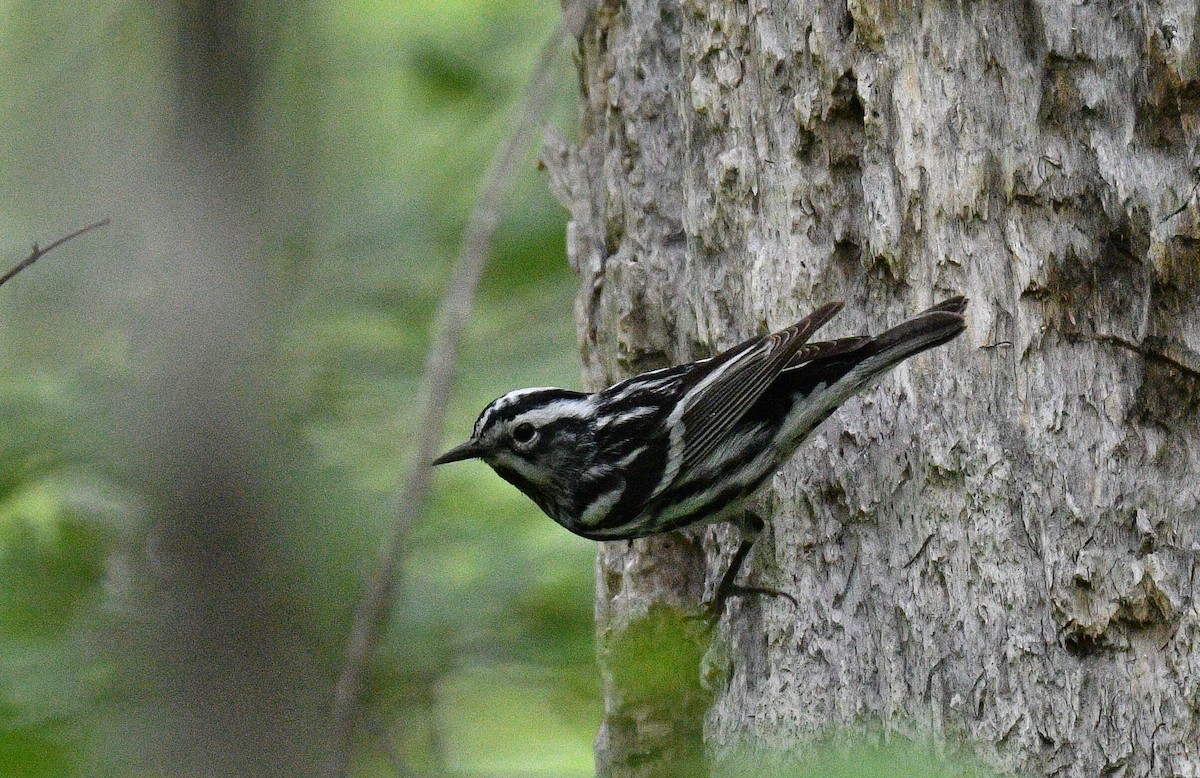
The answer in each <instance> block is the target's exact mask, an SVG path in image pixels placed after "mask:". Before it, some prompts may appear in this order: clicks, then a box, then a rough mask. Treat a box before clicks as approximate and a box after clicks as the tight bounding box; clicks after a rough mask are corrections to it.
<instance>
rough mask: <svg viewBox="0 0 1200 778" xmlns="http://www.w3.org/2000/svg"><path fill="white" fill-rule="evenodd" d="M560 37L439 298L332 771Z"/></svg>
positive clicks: (337, 769) (345, 741)
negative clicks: (407, 467) (404, 469)
mask: <svg viewBox="0 0 1200 778" xmlns="http://www.w3.org/2000/svg"><path fill="white" fill-rule="evenodd" d="M562 38H563V36H562V30H561V27H558V26H556V27H555V29H554V31H553V32H552V33H551V34H550V38H549V39H548V40H547V41H546V44H545V46H544V47H543V49H542V53H541V56H540V58H539V59H538V62H537V64H536V65H535V66H534V69H533V73H532V74H531V75H530V77H529V83H528V84H527V86H526V89H525V96H524V98H523V100H522V103H521V112H520V114H519V115H518V117H517V119H516V123H515V125H514V126H513V129H512V132H511V134H510V135H509V136H508V138H507V139H506V140H505V141H504V142H503V143H502V144H501V145H500V146H499V147H498V148H497V150H496V154H495V156H494V157H493V158H492V161H491V165H490V166H489V168H488V173H487V176H486V178H485V179H484V185H483V188H482V189H481V190H480V192H479V198H478V199H477V200H476V202H475V207H474V210H472V212H471V215H470V218H469V219H468V221H467V225H466V229H465V230H464V233H463V239H462V244H461V246H460V248H459V252H458V260H457V264H456V266H455V270H454V276H453V277H452V278H451V281H450V286H449V288H448V289H447V292H446V297H445V298H444V299H443V300H442V304H441V310H440V311H439V314H438V324H437V327H436V328H435V330H434V332H435V335H434V338H433V342H432V343H431V344H430V348H429V353H428V355H427V357H426V361H425V372H424V379H423V384H422V391H421V399H420V402H419V403H418V407H419V408H420V420H419V422H418V424H417V426H416V430H417V445H416V457H415V459H414V460H413V466H412V470H411V472H410V473H409V474H408V480H407V482H406V484H405V486H404V490H403V491H402V492H401V495H400V503H399V506H398V507H397V510H396V521H395V523H394V524H393V525H392V530H391V534H390V536H389V537H388V538H387V541H386V543H385V544H384V546H383V548H382V550H381V555H380V560H379V563H378V565H377V567H376V568H375V570H374V572H373V573H372V574H371V577H370V579H369V581H368V582H367V586H366V592H365V593H364V595H363V598H362V600H361V601H360V602H359V604H358V607H357V609H356V610H355V614H354V627H353V629H352V631H351V633H350V637H349V642H348V644H347V647H346V658H345V660H344V663H343V665H342V671H341V675H340V676H339V677H338V682H337V687H336V689H335V691H334V705H333V731H332V742H331V746H330V753H329V755H328V758H327V759H326V762H325V765H324V769H323V773H322V774H323V775H324V776H326V777H327V778H342V777H343V776H345V775H346V774H347V771H348V769H349V764H350V752H351V749H352V746H353V738H354V729H355V725H356V723H357V721H358V719H359V717H360V716H361V712H362V707H363V700H362V696H363V675H364V673H365V672H366V668H367V665H368V664H369V663H370V661H371V659H372V658H373V657H374V656H375V653H376V651H377V649H378V647H379V641H380V639H381V638H382V636H383V631H384V627H385V626H386V624H387V617H388V614H389V612H390V611H391V604H392V599H393V595H394V593H395V588H396V577H397V569H398V567H399V563H400V558H401V555H402V553H403V551H404V546H405V543H406V542H407V540H408V535H409V531H410V529H411V528H412V525H413V522H414V521H415V520H416V518H417V516H418V515H419V514H420V512H421V509H422V508H423V506H424V503H425V498H426V496H427V494H428V493H429V483H430V480H431V478H432V470H433V468H431V467H430V466H429V462H430V461H431V460H432V459H433V457H434V456H435V455H436V454H437V447H438V446H439V445H440V444H441V439H442V428H443V425H444V422H445V416H446V405H447V399H448V398H449V395H450V389H451V384H452V382H453V378H454V368H455V364H456V362H457V360H458V347H459V342H460V341H461V339H462V331H463V327H464V326H465V325H466V323H467V319H468V318H469V316H470V313H471V308H472V306H473V304H474V299H475V290H476V288H477V287H478V286H479V279H480V277H481V276H482V275H483V268H484V265H485V263H486V261H487V258H488V255H489V253H490V250H491V243H492V236H493V235H494V234H495V231H496V223H497V222H498V221H499V218H500V206H501V204H502V202H503V200H504V198H505V196H506V194H507V192H508V190H509V188H510V185H511V183H512V178H513V173H514V172H515V170H516V167H517V164H518V163H519V162H520V160H521V159H522V158H523V156H524V153H525V152H526V151H527V149H529V148H530V147H531V146H532V145H533V138H534V134H535V132H536V131H538V130H539V129H540V128H541V126H542V125H543V123H544V121H545V115H546V112H547V109H548V106H549V104H550V97H551V95H550V93H551V89H550V86H551V83H552V77H553V66H554V63H555V61H556V59H557V57H558V52H559V47H560V45H561V43H562Z"/></svg>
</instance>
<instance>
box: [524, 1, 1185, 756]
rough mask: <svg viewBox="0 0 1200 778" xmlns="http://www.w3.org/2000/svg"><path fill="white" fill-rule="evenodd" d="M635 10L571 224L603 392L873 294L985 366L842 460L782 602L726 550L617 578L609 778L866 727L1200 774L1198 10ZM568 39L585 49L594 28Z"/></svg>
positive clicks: (805, 468)
mask: <svg viewBox="0 0 1200 778" xmlns="http://www.w3.org/2000/svg"><path fill="white" fill-rule="evenodd" d="M848 6H849V7H848V8H847V4H843V3H829V2H814V1H813V0H791V2H781V1H779V0H753V2H749V3H729V2H726V1H725V0H688V2H686V3H677V2H670V1H669V0H661V1H657V0H630V2H627V3H622V4H616V3H611V2H605V3H601V4H599V6H598V7H595V8H594V9H593V10H592V12H591V13H590V15H588V16H587V18H586V20H580V19H575V20H574V26H575V30H574V32H575V33H576V35H577V37H578V38H579V59H578V62H579V71H580V84H581V90H582V98H581V105H582V129H581V133H580V135H581V137H580V140H579V145H578V147H577V148H566V147H565V146H562V145H561V144H560V145H559V146H558V147H557V148H555V147H554V144H551V145H550V146H549V147H548V148H547V151H546V153H545V158H546V163H547V166H548V167H549V168H550V170H551V175H552V179H553V182H554V185H555V187H556V188H557V189H558V191H559V194H560V196H561V197H562V198H563V200H564V202H565V203H566V204H567V206H568V207H569V209H570V211H571V215H572V223H571V228H570V232H569V250H570V256H571V260H572V262H573V263H574V265H575V266H576V268H577V270H578V271H579V273H580V274H581V276H582V281H583V287H582V292H581V295H580V299H579V306H578V321H579V331H580V337H581V341H582V350H583V354H584V358H585V375H586V380H587V381H588V383H589V384H590V385H591V386H592V387H593V388H595V387H599V386H602V385H605V384H607V383H609V382H611V381H614V380H617V379H619V378H621V377H622V376H626V375H629V374H632V373H635V372H638V371H641V370H644V369H648V368H651V367H655V366H659V365H663V364H667V363H677V362H681V361H685V360H688V359H692V358H696V357H700V356H703V355H705V354H710V353H713V352H715V351H717V350H718V349H720V348H722V347H726V346H729V345H731V344H732V343H734V342H736V341H738V340H740V339H742V338H744V337H747V336H749V335H751V334H754V333H756V332H764V331H766V330H767V329H769V328H774V327H779V326H782V325H786V324H788V323H791V322H792V321H794V320H795V319H797V318H799V317H800V316H801V315H802V314H804V313H806V312H807V311H809V310H811V309H812V308H813V307H814V306H816V305H817V304H819V303H822V302H825V301H828V300H835V299H841V300H846V301H847V305H846V309H845V311H844V312H843V313H842V314H841V315H840V317H839V318H838V319H836V320H835V321H834V322H833V323H832V324H831V325H829V327H828V329H827V333H825V334H827V335H830V336H833V335H843V334H851V333H857V332H860V331H865V330H868V329H869V330H871V331H878V330H879V329H881V328H883V327H884V326H886V325H891V324H895V323H896V322H898V321H900V320H901V319H902V318H904V317H905V316H906V315H907V314H910V313H912V312H915V311H916V310H918V309H920V308H922V307H924V306H926V305H929V304H931V303H933V302H935V301H937V300H939V299H941V298H943V297H945V296H947V295H949V294H951V293H953V292H962V293H964V294H967V295H969V296H970V297H971V299H972V304H971V308H970V311H969V314H968V321H969V326H970V330H969V333H968V335H967V336H965V337H963V338H961V339H960V340H958V341H955V342H954V343H953V344H951V345H950V346H947V347H944V348H941V349H938V350H936V351H935V352H932V353H930V354H927V355H923V356H921V357H918V358H916V359H914V360H912V361H911V362H909V363H907V364H905V365H903V366H901V367H900V368H899V369H898V370H897V371H896V372H895V373H893V374H892V376H891V377H889V378H888V379H887V380H886V381H885V382H884V383H883V384H882V385H881V386H880V387H879V388H878V389H876V390H874V391H872V392H870V393H868V394H867V395H865V396H863V397H862V398H861V399H858V400H852V401H851V402H850V403H848V404H847V405H846V406H845V407H844V408H843V409H842V410H841V411H840V412H838V413H837V414H835V416H834V417H833V418H832V419H830V420H829V421H828V422H826V424H825V425H824V426H823V427H822V428H821V429H820V430H819V432H818V434H816V435H815V436H814V437H813V438H812V439H811V440H810V441H809V443H808V444H807V445H806V446H805V447H804V448H803V449H802V450H801V453H800V454H799V455H798V456H797V457H796V458H795V459H794V460H793V461H792V463H791V464H789V465H788V466H787V467H786V468H785V469H784V470H783V471H781V473H780V474H779V475H778V476H777V477H776V479H775V481H774V483H773V485H772V488H771V489H770V490H769V493H768V494H767V495H766V496H765V497H764V498H762V508H763V510H764V513H765V514H767V515H770V516H771V517H772V518H771V520H770V522H769V525H770V528H769V530H768V532H767V533H766V534H764V536H763V538H762V540H760V544H759V546H758V547H757V548H756V549H755V553H754V554H753V555H752V556H751V558H750V562H749V564H748V567H749V570H748V572H749V575H750V576H751V577H752V578H753V579H755V580H757V581H758V582H760V583H762V584H763V585H770V586H776V587H779V588H781V589H783V590H785V591H788V592H790V593H792V594H794V595H795V596H796V597H797V598H799V599H800V602H801V607H800V608H799V610H797V609H795V608H793V607H792V606H791V605H790V604H789V603H788V602H787V601H785V600H781V599H769V598H767V599H754V600H741V601H735V602H734V603H733V604H732V605H731V606H730V607H729V609H728V610H727V612H726V615H725V618H724V619H723V620H722V622H721V624H720V625H719V626H718V627H717V629H716V631H715V633H714V634H713V635H708V634H706V633H705V632H704V630H703V629H701V628H700V627H699V626H697V624H698V622H697V621H696V620H694V619H689V618H688V614H691V613H694V612H695V603H696V602H697V601H699V600H700V599H701V598H702V597H705V596H706V592H707V591H710V590H711V587H712V585H713V578H714V577H715V575H716V574H717V573H718V572H719V571H720V570H721V569H723V566H724V565H725V563H726V560H727V559H728V556H729V553H730V552H731V550H732V547H733V546H734V545H735V543H736V537H735V536H734V535H733V534H732V531H731V530H729V529H728V528H714V529H710V530H708V531H707V532H701V533H693V534H686V533H680V534H677V535H675V536H668V537H663V538H652V539H648V540H645V541H639V542H635V543H632V544H627V543H611V544H608V545H606V546H605V547H603V548H602V549H601V551H600V555H599V560H598V566H597V589H598V591H597V611H596V612H597V621H598V625H597V626H598V640H599V651H600V659H601V664H602V669H603V673H604V681H605V694H606V710H605V718H604V724H603V729H602V731H601V733H600V736H599V738H598V739H597V745H596V752H597V762H598V767H599V773H600V775H603V776H635V775H636V776H650V775H662V776H666V775H685V774H709V773H715V774H720V773H722V772H723V771H728V770H729V769H730V768H731V765H732V763H733V758H734V757H733V755H734V753H735V751H737V750H738V749H741V748H749V749H750V751H751V752H757V753H759V754H765V753H767V752H768V749H770V748H774V747H782V748H784V749H788V748H792V749H793V750H794V751H800V750H802V748H801V746H800V744H802V743H803V742H804V741H805V739H808V738H811V737H813V736H815V735H818V734H820V733H821V732H822V731H823V730H824V728H826V727H828V726H830V725H834V726H840V727H849V728H850V729H851V730H852V731H854V730H859V731H867V730H871V729H872V728H881V729H882V731H883V732H884V733H885V734H886V735H888V736H892V735H904V736H933V737H935V738H938V739H940V740H942V741H943V742H945V743H948V744H949V745H950V747H951V748H953V747H954V745H955V744H957V743H959V742H960V740H961V741H965V742H966V743H967V744H968V745H967V748H969V749H971V750H977V751H978V752H979V753H980V754H981V755H982V758H983V759H984V760H985V761H986V762H988V763H990V764H992V765H994V766H996V767H999V768H1000V769H1002V770H1005V771H1012V772H1015V773H1017V774H1022V775H1038V774H1061V775H1098V774H1101V773H1108V772H1113V773H1117V774H1129V775H1134V774H1136V775H1162V776H1168V775H1198V774H1200V747H1198V746H1197V743H1200V611H1198V610H1197V603H1196V595H1197V588H1196V575H1195V568H1196V563H1197V556H1198V550H1200V544H1198V541H1200V537H1198V527H1200V411H1198V406H1200V205H1198V204H1197V202H1198V201H1197V185H1198V181H1200V177H1198V175H1197V165H1198V163H1200V158H1198V151H1200V140H1198V138H1200V76H1198V72H1197V65H1198V57H1197V51H1198V46H1200V37H1198V34H1200V33H1198V32H1197V27H1196V21H1197V20H1196V5H1195V4H1194V3H1192V2H1163V3H1149V4H1126V3H1119V2H1113V3H1104V2H1100V3H1091V4H1083V5H1078V6H1077V5H1074V4H1066V3H1059V2H1057V1H1056V0H1030V1H1029V2H1015V1H1013V2H975V3H938V2H925V3H922V2H917V3H912V4H910V3H876V2H859V1H858V0H850V2H849V3H848ZM568 18H569V19H570V18H571V17H570V16H568Z"/></svg>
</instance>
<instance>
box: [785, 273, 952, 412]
mask: <svg viewBox="0 0 1200 778" xmlns="http://www.w3.org/2000/svg"><path fill="white" fill-rule="evenodd" d="M966 308H967V298H965V297H951V298H950V299H948V300H943V301H942V302H940V303H938V304H937V305H935V306H933V307H932V308H929V309H928V310H925V311H922V312H920V313H918V314H917V315H916V316H913V317H912V318H911V319H909V320H907V321H905V322H903V323H901V324H897V325H896V326H895V327H892V328H891V329H890V330H887V331H886V332H883V333H881V334H879V335H877V336H875V337H869V336H864V337H857V338H842V339H840V340H835V341H829V342H826V343H811V344H809V345H808V350H807V351H806V352H802V353H801V354H800V355H798V358H797V359H796V360H794V361H793V362H792V363H790V364H789V365H788V367H787V370H786V371H785V373H784V375H785V376H788V377H790V378H792V379H793V380H794V381H796V382H797V383H798V384H811V387H804V389H806V390H808V391H811V390H813V389H816V387H817V386H818V385H822V384H823V385H824V386H826V387H827V388H830V389H833V390H834V391H833V392H831V393H830V395H831V396H830V399H831V400H834V396H835V395H836V396H843V397H842V399H845V398H846V397H849V396H851V395H853V394H857V393H858V392H860V391H862V390H864V389H866V388H868V387H870V386H872V385H874V384H875V383H876V382H878V381H879V380H880V379H882V378H883V376H885V375H886V374H887V373H888V371H889V370H891V369H892V368H893V367H895V366H896V365H898V364H900V363H901V362H903V361H904V360H906V359H908V358H909V357H911V356H913V355H915V354H919V353H921V352H922V351H926V350H928V349H931V348H934V347H935V346H940V345H942V344H943V343H946V342H948V341H951V340H953V339H954V338H956V337H958V336H959V335H960V334H962V332H963V330H964V329H966V322H965V321H964V318H963V313H964V311H966ZM798 388H799V387H798ZM808 391H804V393H805V394H808ZM837 402H841V400H837Z"/></svg>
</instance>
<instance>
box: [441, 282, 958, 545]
mask: <svg viewBox="0 0 1200 778" xmlns="http://www.w3.org/2000/svg"><path fill="white" fill-rule="evenodd" d="M966 305H967V301H966V299H965V298H962V297H954V298H951V299H949V300H946V301H944V302H942V303H939V304H938V305H936V306H934V307H932V308H930V309H929V310H927V311H924V312H922V313H920V314H917V315H916V316H914V317H913V318H911V319H909V320H908V321H906V322H904V323H902V324H900V325H898V326H896V327H893V328H892V329H890V330H887V331H886V332H884V333H883V334H881V335H879V336H876V337H869V336H863V337H854V338H842V339H839V340H833V341H828V342H824V343H808V342H807V341H808V338H809V337H810V336H811V335H812V334H813V333H814V332H815V331H816V330H817V329H818V328H819V327H821V326H822V325H823V324H825V323H826V322H827V321H829V319H830V318H832V317H833V315H834V314H836V313H837V312H838V311H839V310H840V309H841V307H842V304H841V303H830V304H828V305H824V306H822V307H821V308H818V309H817V310H816V311H814V312H813V313H812V314H810V315H809V316H807V317H806V318H804V319H803V320H801V321H800V322H798V323H796V324H794V325H793V326H791V327H788V328H787V329H784V330H781V331H779V332H776V333H773V334H771V335H766V336H762V337H757V338H751V339H750V340H747V341H745V342H743V343H740V344H738V345H736V346H734V347H733V348H731V349H729V350H727V351H725V352H723V353H721V354H719V355H717V356H715V357H710V358H708V359H702V360H699V361H697V362H691V363H689V364H686V365H679V366H677V367H668V368H663V369H661V370H654V371H651V372H649V373H643V374H641V375H637V376H634V377H633V378H629V379H626V380H624V381H622V382H620V383H618V384H616V385H614V386H611V387H609V388H608V389H604V390H602V391H600V392H596V393H595V394H583V393H580V392H572V391H567V390H565V389H554V388H548V387H539V388H533V389H521V390H518V391H515V392H510V393H508V394H506V395H504V396H503V397H501V398H499V399H498V400H496V401H495V402H493V403H492V404H491V405H489V406H488V407H487V408H486V409H484V411H483V413H482V414H480V416H479V419H478V420H477V421H476V422H475V430H474V433H473V434H472V436H471V439H470V440H468V441H467V442H466V443H464V444H462V445H461V446H458V447H456V448H454V449H452V450H450V451H448V452H446V453H445V454H443V455H442V456H441V457H439V458H438V459H437V460H435V462H434V464H442V463H445V462H453V461H456V460H460V459H468V458H472V457H479V458H481V459H483V461H484V462H486V463H487V464H489V465H491V467H492V468H493V469H494V470H495V471H496V472H497V473H498V474H499V475H500V476H501V477H502V478H504V479H505V480H507V481H509V482H510V483H512V484H513V485H514V486H516V487H517V488H518V489H520V490H521V491H522V492H524V493H525V494H526V495H528V496H529V497H530V498H532V499H533V501H534V502H536V503H537V504H538V506H539V507H541V509H542V510H543V511H545V512H546V514H548V515H549V516H550V517H551V518H553V519H554V520H555V521H557V522H558V523H559V524H561V525H562V526H564V527H566V528H567V529H568V530H570V531H571V532H574V533H576V534H578V535H582V536H583V537H586V538H591V539H593V540H614V539H627V538H637V537H643V536H646V535H654V534H658V533H662V532H669V531H671V530H674V529H678V528H680V527H686V526H690V525H695V524H704V523H709V522H713V521H722V520H729V519H737V518H739V514H740V508H741V506H742V503H743V502H744V501H745V499H746V498H747V497H749V496H750V494H751V493H753V492H754V491H755V490H756V489H757V488H758V487H759V486H760V485H761V484H762V483H763V481H765V480H766V479H767V478H768V477H769V476H770V475H771V474H773V473H774V472H775V471H776V470H778V469H779V467H780V466H781V465H782V464H783V463H784V462H785V461H786V460H787V459H788V458H789V457H790V456H791V455H792V453H793V452H794V451H795V450H796V447H797V446H799V445H800V443H802V442H803V441H804V439H805V438H806V437H807V436H808V435H809V434H810V433H811V432H812V431H813V429H814V428H816V426H817V425H818V424H820V423H821V422H822V421H823V420H825V419H826V418H827V417H828V416H829V415H830V414H831V413H833V411H834V410H835V409H836V408H837V407H838V406H839V405H841V404H842V403H843V402H845V401H846V400H847V399H848V398H849V397H851V396H853V395H854V394H856V393H857V392H859V391H862V390H863V389H864V388H866V387H868V386H870V385H871V384H872V383H873V382H874V381H876V380H878V379H880V378H881V377H882V376H883V375H884V374H886V373H887V372H888V371H889V370H891V368H893V367H895V366H896V365H897V364H899V363H900V362H902V361H903V360H905V359H907V358H908V357H910V356H912V355H914V354H917V353H919V352H921V351H924V350H926V349H929V348H932V347H934V346H938V345H940V344H943V343H945V342H947V341H949V340H951V339H953V338H954V337H956V336H957V335H958V334H959V333H961V332H962V331H963V328H964V322H963V311H964V310H965V308H966Z"/></svg>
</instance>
